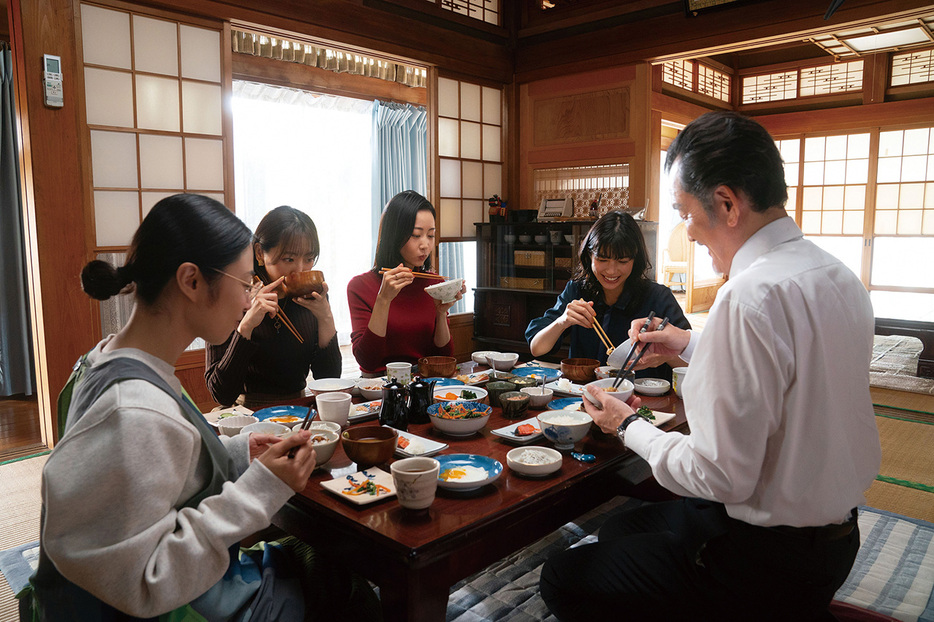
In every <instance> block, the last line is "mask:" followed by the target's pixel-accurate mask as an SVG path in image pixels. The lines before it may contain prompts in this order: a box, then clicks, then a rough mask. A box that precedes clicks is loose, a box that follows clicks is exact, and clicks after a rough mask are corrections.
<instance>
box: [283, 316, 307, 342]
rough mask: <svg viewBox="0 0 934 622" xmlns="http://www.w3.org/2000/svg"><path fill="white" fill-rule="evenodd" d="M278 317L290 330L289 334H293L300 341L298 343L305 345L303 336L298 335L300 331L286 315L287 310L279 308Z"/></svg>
mask: <svg viewBox="0 0 934 622" xmlns="http://www.w3.org/2000/svg"><path fill="white" fill-rule="evenodd" d="M278 316H279V318H280V319H281V320H282V324H283V325H284V326H285V327H286V328H288V329H289V332H291V333H292V334H293V335H295V338H296V339H298V342H299V343H305V340H304V339H302V336H301V335H300V334H298V330H297V329H296V328H295V324H293V323H292V320H290V319H289V317H288V316H287V315H286V314H285V310H283V308H282V307H279V313H278Z"/></svg>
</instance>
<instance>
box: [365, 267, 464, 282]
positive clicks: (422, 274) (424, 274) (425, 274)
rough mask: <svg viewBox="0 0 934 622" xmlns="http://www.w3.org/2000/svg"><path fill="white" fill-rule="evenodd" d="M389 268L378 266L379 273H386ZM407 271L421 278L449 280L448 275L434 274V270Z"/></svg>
mask: <svg viewBox="0 0 934 622" xmlns="http://www.w3.org/2000/svg"><path fill="white" fill-rule="evenodd" d="M390 270H393V268H380V269H379V273H380V274H386V273H387V272H389V271H390ZM409 272H411V273H412V276H416V277H419V278H422V279H441V280H442V281H449V280H450V279H449V278H448V277H446V276H441V275H440V274H435V273H434V272H415V271H414V270H410V271H409Z"/></svg>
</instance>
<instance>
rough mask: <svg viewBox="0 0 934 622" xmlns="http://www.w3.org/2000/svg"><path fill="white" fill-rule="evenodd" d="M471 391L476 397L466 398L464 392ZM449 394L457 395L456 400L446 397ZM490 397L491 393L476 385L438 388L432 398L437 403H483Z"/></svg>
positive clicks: (433, 392)
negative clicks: (459, 401)
mask: <svg viewBox="0 0 934 622" xmlns="http://www.w3.org/2000/svg"><path fill="white" fill-rule="evenodd" d="M465 391H469V392H471V393H473V394H474V396H475V397H464V392H465ZM448 393H450V394H452V395H456V396H457V397H454V398H450V399H448V398H446V397H444V396H445V395H447V394H448ZM488 395H489V391H487V390H486V389H483V388H481V387H478V386H474V385H466V384H461V385H457V384H455V385H450V386H447V387H438V388H436V389H435V390H434V391H432V396H433V397H434V400H435V401H436V402H452V401H454V400H461V401H464V402H482V401H483V400H485V399H486V398H487V396H488Z"/></svg>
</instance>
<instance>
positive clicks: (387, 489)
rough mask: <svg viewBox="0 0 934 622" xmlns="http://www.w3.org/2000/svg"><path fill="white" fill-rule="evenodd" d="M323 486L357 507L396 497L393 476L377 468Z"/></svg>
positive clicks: (340, 478) (329, 481) (327, 482)
mask: <svg viewBox="0 0 934 622" xmlns="http://www.w3.org/2000/svg"><path fill="white" fill-rule="evenodd" d="M321 486H322V487H323V488H324V489H325V490H327V491H329V492H332V493H334V494H335V495H337V496H338V497H340V498H341V499H344V500H345V501H348V502H349V503H353V504H355V505H366V504H368V503H373V502H374V501H382V500H383V499H389V498H390V497H394V496H396V487H395V485H394V484H393V483H392V475H390V474H389V473H387V472H386V471H384V470H382V469H379V468H375V467H374V468H370V469H363V470H361V471H357V472H356V473H352V474H350V475H346V476H344V477H338V478H335V479H331V480H327V481H325V482H321ZM361 490H362V491H361Z"/></svg>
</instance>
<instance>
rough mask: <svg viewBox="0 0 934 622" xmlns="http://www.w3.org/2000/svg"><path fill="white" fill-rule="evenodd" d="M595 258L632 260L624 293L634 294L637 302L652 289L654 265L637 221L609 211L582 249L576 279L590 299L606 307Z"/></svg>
mask: <svg viewBox="0 0 934 622" xmlns="http://www.w3.org/2000/svg"><path fill="white" fill-rule="evenodd" d="M594 257H606V258H608V259H632V273H631V274H630V275H629V278H627V279H626V282H625V283H623V292H625V293H629V294H631V296H630V298H631V300H632V301H635V300H636V299H637V298H638V297H639V294H641V292H642V291H643V290H644V289H645V288H646V287H648V282H649V281H648V279H647V278H646V276H645V271H646V269H647V268H649V266H651V261H650V260H649V254H648V251H647V250H646V248H645V238H644V237H643V236H642V230H641V229H639V224H638V223H637V222H636V221H635V219H634V218H633V217H632V216H630V215H629V214H627V213H626V212H621V211H619V210H614V211H612V212H607V213H606V214H604V215H603V216H601V217H600V219H599V220H598V221H597V222H595V223H594V224H593V226H592V227H591V228H590V231H588V232H587V235H586V236H584V239H583V241H582V242H581V246H580V253H579V259H580V261H579V262H578V266H577V270H576V271H575V272H574V280H576V281H579V282H580V283H581V288H582V289H583V291H584V293H585V294H586V295H587V297H588V298H589V299H590V300H593V301H594V302H598V303H600V304H606V300H605V298H604V296H603V286H602V285H600V281H598V280H597V276H596V275H595V274H594V273H593V266H592V265H591V262H592V261H593V258H594Z"/></svg>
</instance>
